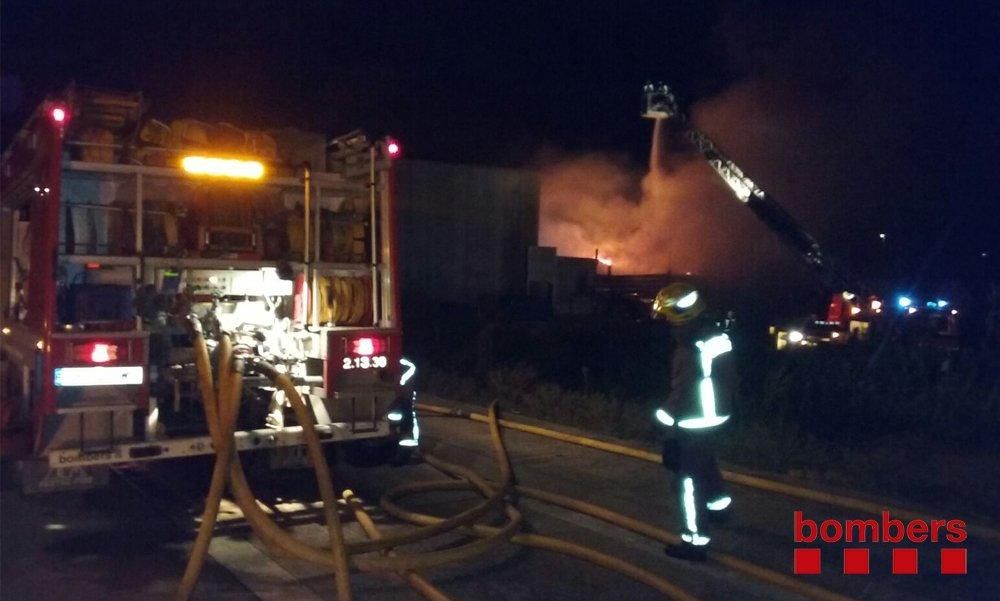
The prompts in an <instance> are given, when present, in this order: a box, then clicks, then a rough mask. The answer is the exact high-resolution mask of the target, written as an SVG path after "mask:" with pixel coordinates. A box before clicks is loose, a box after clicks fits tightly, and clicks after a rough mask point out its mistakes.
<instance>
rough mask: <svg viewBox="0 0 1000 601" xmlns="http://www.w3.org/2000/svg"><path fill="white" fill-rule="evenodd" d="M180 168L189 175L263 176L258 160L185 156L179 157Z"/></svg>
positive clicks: (248, 177)
mask: <svg viewBox="0 0 1000 601" xmlns="http://www.w3.org/2000/svg"><path fill="white" fill-rule="evenodd" d="M181 168H183V169H184V171H187V172H188V173H190V174H191V175H208V176H212V177H231V178H236V179H260V178H262V177H264V164H263V163H261V162H260V161H243V160H240V159H220V158H217V157H204V156H187V157H184V158H183V159H181Z"/></svg>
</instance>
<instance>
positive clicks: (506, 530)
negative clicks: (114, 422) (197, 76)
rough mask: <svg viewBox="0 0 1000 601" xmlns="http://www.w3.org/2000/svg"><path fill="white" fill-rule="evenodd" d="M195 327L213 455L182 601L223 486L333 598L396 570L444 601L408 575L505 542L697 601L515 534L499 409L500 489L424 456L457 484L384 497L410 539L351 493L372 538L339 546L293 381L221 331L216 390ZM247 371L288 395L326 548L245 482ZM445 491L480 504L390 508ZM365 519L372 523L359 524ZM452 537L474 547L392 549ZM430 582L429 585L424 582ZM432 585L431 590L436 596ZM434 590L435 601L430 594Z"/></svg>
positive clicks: (598, 557) (405, 488) (423, 485)
mask: <svg viewBox="0 0 1000 601" xmlns="http://www.w3.org/2000/svg"><path fill="white" fill-rule="evenodd" d="M189 322H190V324H191V328H192V331H193V343H194V350H195V363H196V366H197V371H198V377H199V390H200V392H201V396H202V400H203V404H204V408H205V419H206V422H207V423H208V430H209V435H210V437H211V439H212V444H213V447H214V449H215V452H216V457H215V464H214V465H213V469H212V478H211V481H210V484H209V490H208V495H207V498H206V502H205V508H204V511H203V514H202V520H201V524H200V525H199V528H198V534H197V536H196V538H195V543H194V545H193V547H192V551H191V555H190V557H189V559H188V563H187V566H186V567H185V570H184V574H183V576H182V578H181V582H180V585H179V587H178V591H177V594H176V598H177V599H178V600H186V599H188V598H190V595H191V593H192V592H193V590H194V587H195V585H196V584H197V580H198V576H199V574H200V572H201V569H202V567H203V565H204V561H205V557H206V555H207V552H208V547H209V544H210V542H211V537H212V534H213V531H214V528H215V523H216V520H217V518H218V513H219V504H220V502H221V500H222V495H223V493H224V490H225V487H226V484H227V483H228V485H229V489H230V491H231V493H232V495H233V497H234V499H235V501H236V503H237V505H238V506H239V507H240V510H241V511H242V513H243V516H244V518H245V519H246V521H247V523H248V524H249V525H250V527H251V528H252V530H253V532H254V534H255V535H256V536H257V537H258V538H259V539H260V540H261V541H263V542H264V544H265V545H266V546H267V547H268V548H270V549H278V550H280V551H282V552H284V553H286V554H288V555H290V556H292V557H295V558H298V559H302V560H305V561H309V562H312V563H317V564H320V565H323V566H327V567H331V568H332V569H333V576H334V579H335V584H336V590H337V598H338V601H349V600H350V599H351V589H350V582H349V573H350V570H351V569H356V570H360V571H365V572H396V573H399V574H402V575H403V576H404V578H406V580H407V581H408V582H410V583H411V585H413V586H415V588H416V590H417V591H418V592H420V593H421V594H423V595H424V596H425V597H427V598H428V599H432V600H434V601H441V600H443V599H447V597H445V596H444V595H443V594H441V593H440V592H439V591H436V589H433V587H432V586H430V585H429V583H426V581H424V582H423V583H420V582H417V583H416V584H414V581H415V579H414V576H416V579H417V580H423V579H422V578H421V577H419V576H417V575H415V574H412V571H413V570H416V569H420V568H428V567H434V566H440V565H444V564H447V563H452V562H456V561H461V560H465V559H469V558H472V557H474V556H476V555H479V554H481V553H484V552H486V551H488V550H490V549H492V548H494V547H496V546H498V545H500V544H502V543H504V542H506V541H512V542H515V543H519V544H524V545H528V546H534V547H538V548H544V549H549V550H552V551H556V552H560V553H564V554H567V555H570V556H573V557H578V558H580V559H584V560H587V561H590V562H593V563H596V564H598V565H601V566H602V567H605V568H608V569H611V570H615V571H618V572H620V573H622V574H624V575H626V576H628V577H630V578H633V579H635V580H637V581H639V582H642V583H644V584H647V585H649V586H651V587H653V588H654V589H656V590H658V591H660V592H662V593H663V594H665V595H666V596H668V597H669V598H671V599H677V600H679V601H693V600H694V598H693V597H691V596H690V595H688V594H687V593H685V592H684V591H683V590H681V589H679V588H678V587H676V586H675V585H673V584H672V583H670V582H669V581H667V580H665V579H663V578H661V577H659V576H656V575H655V574H652V573H651V572H648V571H646V570H643V569H641V568H639V567H637V566H634V565H632V564H629V563H628V562H624V561H622V560H620V559H618V558H615V557H612V556H609V555H606V554H604V553H601V552H599V551H596V550H593V549H590V548H587V547H583V546H581V545H576V544H574V543H570V542H568V541H563V540H561V539H556V538H552V537H546V536H540V535H535V534H520V533H518V530H519V528H520V526H521V523H522V515H521V513H520V511H519V510H518V509H517V507H515V506H514V504H512V503H511V502H509V501H508V500H507V498H508V496H509V495H510V494H511V493H512V492H513V491H514V489H515V485H514V476H513V471H512V468H511V464H510V459H509V457H508V455H507V450H506V448H505V446H504V442H503V437H502V435H501V431H500V426H499V418H498V416H497V408H496V406H495V405H494V406H491V407H490V410H489V412H488V417H489V428H490V435H491V442H492V446H493V450H494V453H495V455H496V459H497V463H498V465H499V468H500V477H501V479H500V483H499V485H496V484H493V483H491V482H488V481H486V480H485V479H483V478H481V477H479V476H478V475H477V474H475V473H474V472H471V471H470V470H467V469H465V468H462V467H460V466H455V465H451V464H447V463H445V462H443V461H440V460H436V459H434V458H433V457H430V456H425V457H426V459H427V460H428V463H431V465H434V466H435V467H437V468H438V469H440V470H441V471H443V472H445V473H446V474H449V475H451V476H452V477H453V478H459V479H450V480H431V481H427V482H420V483H414V484H406V485H402V486H397V487H395V488H393V489H390V490H389V491H387V492H386V493H385V495H384V497H383V499H382V502H381V504H382V507H383V509H384V510H385V511H386V512H387V513H388V514H390V515H393V516H395V517H398V518H400V519H402V520H404V521H407V522H409V523H412V524H414V525H416V526H417V528H415V529H413V530H410V531H408V532H406V533H403V534H399V535H394V536H388V537H382V536H380V535H378V534H377V531H376V530H374V529H373V528H374V524H372V523H370V520H365V519H364V518H363V517H360V516H361V515H363V510H362V512H361V513H359V508H358V506H357V500H356V498H354V500H353V501H352V498H353V495H348V494H345V499H346V500H347V501H348V505H349V507H351V509H352V510H354V513H355V516H358V517H359V523H361V525H362V528H364V529H365V530H366V531H367V532H368V534H369V540H367V541H352V542H347V541H345V540H344V537H343V531H342V528H341V523H340V516H339V513H338V510H337V499H336V496H335V494H334V489H333V482H332V478H331V476H330V470H329V466H328V464H327V462H326V458H325V456H324V454H323V450H322V446H321V443H320V440H319V437H318V435H317V434H316V430H315V428H314V426H313V416H312V415H311V412H310V410H309V408H308V407H307V406H306V405H305V403H304V402H303V401H302V398H301V396H300V395H299V393H298V391H297V390H296V388H295V385H294V383H293V382H292V380H291V378H289V377H288V375H286V374H284V373H281V372H279V371H278V370H277V369H276V368H275V367H274V366H272V365H270V364H268V363H266V362H264V361H261V360H258V359H255V358H247V359H240V358H235V357H234V356H233V347H232V343H231V341H230V340H229V338H228V336H227V335H223V336H222V337H221V340H220V341H219V345H218V351H217V352H218V357H217V363H218V377H217V380H218V386H217V387H216V385H215V381H214V380H213V374H212V365H211V359H210V356H209V350H208V345H207V344H206V342H205V339H204V336H203V334H202V330H201V327H200V323H199V322H198V320H197V318H194V317H192V318H189ZM247 365H250V366H251V367H252V369H254V370H255V371H257V372H259V373H261V374H263V375H265V376H267V377H268V378H269V379H270V380H271V381H272V383H273V384H274V385H275V387H276V388H278V389H279V390H281V391H282V392H284V393H285V395H286V398H287V399H288V401H289V403H290V404H291V406H292V409H293V411H295V414H296V417H297V419H298V422H299V424H300V425H301V427H302V435H303V439H304V441H305V445H306V448H307V452H308V457H309V460H310V462H311V463H312V466H313V469H314V471H315V474H316V482H317V485H318V488H319V491H320V497H321V499H322V502H323V514H324V519H325V522H326V527H327V530H328V535H329V539H330V546H329V547H328V548H321V547H315V546H312V545H309V544H306V543H303V542H302V541H299V540H297V539H296V538H294V537H293V536H292V535H291V534H290V533H288V532H286V531H285V530H283V529H282V528H281V527H280V526H278V524H277V523H275V522H274V520H273V519H272V518H271V517H270V516H269V515H268V514H267V513H266V512H265V511H264V510H263V509H261V507H260V506H259V505H258V503H257V499H256V498H255V496H254V494H253V491H252V490H251V488H250V485H249V483H248V482H247V479H246V475H245V473H244V471H243V467H242V464H241V462H240V458H239V453H238V452H236V448H235V445H234V442H233V436H234V430H235V425H236V416H237V414H238V412H239V411H238V410H239V401H240V398H241V396H242V378H243V371H244V369H245V368H246V367H247ZM451 490H473V491H476V492H479V493H480V494H481V495H482V496H483V497H484V499H483V501H482V502H480V503H479V504H477V505H476V506H474V507H472V508H470V509H467V510H465V511H462V512H460V513H458V514H455V515H454V516H451V517H448V518H441V517H436V516H430V515H425V514H420V513H415V512H411V511H408V510H405V509H403V508H402V507H400V506H399V505H398V504H396V503H395V499H398V498H400V497H402V496H406V495H411V494H418V493H426V492H439V491H451ZM499 509H502V513H503V514H504V515H505V516H506V520H507V521H506V522H505V523H504V524H502V525H501V526H499V527H494V526H484V525H479V524H477V522H478V521H479V520H480V518H482V517H483V516H485V515H486V514H487V513H488V512H490V511H493V510H499ZM366 522H368V526H366V525H365V523H366ZM450 531H457V532H460V533H463V534H467V535H470V536H472V537H474V539H473V541H472V542H469V543H465V544H462V545H460V546H454V547H449V548H445V549H441V550H434V551H426V552H421V553H407V554H403V553H390V549H393V548H395V547H399V546H402V545H407V544H412V543H415V542H419V541H423V540H425V539H428V538H430V537H433V536H437V535H440V534H443V533H445V532H450ZM424 584H426V585H427V586H424ZM432 589H433V590H432ZM435 594H436V595H437V596H435Z"/></svg>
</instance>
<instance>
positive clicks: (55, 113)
mask: <svg viewBox="0 0 1000 601" xmlns="http://www.w3.org/2000/svg"><path fill="white" fill-rule="evenodd" d="M49 116H50V117H52V120H53V121H55V122H56V123H64V122H65V121H66V116H67V113H66V109H64V108H63V107H61V106H54V107H52V109H51V110H50V111H49Z"/></svg>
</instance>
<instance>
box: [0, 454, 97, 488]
mask: <svg viewBox="0 0 1000 601" xmlns="http://www.w3.org/2000/svg"><path fill="white" fill-rule="evenodd" d="M110 474H111V470H110V469H109V468H108V467H107V466H100V465H97V466H67V467H51V466H49V463H48V461H47V460H44V459H26V460H21V461H18V462H17V479H18V482H19V483H20V485H21V491H22V492H23V493H24V494H26V495H35V494H41V493H49V492H64V491H80V490H93V489H95V488H102V487H104V486H107V485H108V480H109V478H110Z"/></svg>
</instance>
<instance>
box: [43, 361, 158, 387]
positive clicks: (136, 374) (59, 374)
mask: <svg viewBox="0 0 1000 601" xmlns="http://www.w3.org/2000/svg"><path fill="white" fill-rule="evenodd" d="M142 381H143V372H142V367H141V366H138V365H133V366H128V367H103V366H101V367H57V368H56V369H55V385H56V386H138V385H139V384H142Z"/></svg>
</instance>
